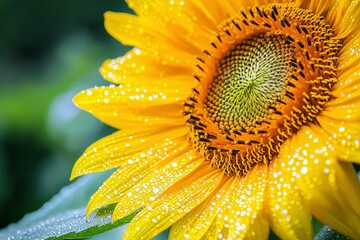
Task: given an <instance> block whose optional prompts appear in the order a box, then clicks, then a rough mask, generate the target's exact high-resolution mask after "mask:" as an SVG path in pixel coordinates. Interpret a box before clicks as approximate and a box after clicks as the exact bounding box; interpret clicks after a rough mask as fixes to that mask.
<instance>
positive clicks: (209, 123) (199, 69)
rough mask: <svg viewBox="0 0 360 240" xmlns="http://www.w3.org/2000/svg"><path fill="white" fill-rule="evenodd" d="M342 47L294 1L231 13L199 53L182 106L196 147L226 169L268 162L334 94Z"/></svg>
mask: <svg viewBox="0 0 360 240" xmlns="http://www.w3.org/2000/svg"><path fill="white" fill-rule="evenodd" d="M340 47H341V43H340V41H339V40H336V39H335V38H334V37H333V31H332V29H331V28H330V27H329V26H328V25H327V24H326V22H325V21H324V20H323V19H322V18H321V17H318V16H316V15H314V14H312V13H311V12H309V11H307V10H303V9H300V8H297V7H295V6H294V5H291V4H270V5H266V6H262V7H254V8H251V9H248V10H247V11H241V12H240V13H239V15H238V16H235V17H233V18H229V19H227V20H226V21H225V22H224V23H223V24H222V25H221V26H220V27H219V33H218V35H217V36H215V37H214V39H213V41H212V42H211V44H210V47H209V49H207V50H204V54H203V56H199V57H198V60H199V64H197V65H196V67H195V70H194V78H195V79H196V80H197V81H198V83H197V85H196V87H195V88H193V92H192V94H191V96H190V97H189V98H188V100H187V101H186V102H185V104H184V115H185V116H186V121H187V124H188V126H189V129H190V134H189V139H190V141H191V143H192V145H193V147H194V148H195V149H196V150H197V151H198V152H199V154H201V155H203V156H204V158H205V159H206V160H208V161H209V163H210V164H211V165H212V166H214V167H217V168H219V169H222V170H223V171H224V172H225V173H226V174H228V175H238V176H244V175H245V174H246V173H247V172H248V171H250V170H251V169H252V168H253V167H254V166H255V165H257V164H269V163H270V162H271V161H272V160H273V159H274V157H276V155H277V154H278V153H279V152H280V150H281V146H282V144H283V143H284V142H285V141H286V140H287V139H288V138H290V137H291V136H292V135H293V134H294V133H296V132H297V131H298V130H299V129H300V128H301V127H302V126H303V125H306V124H309V123H315V124H316V116H317V115H318V114H319V113H320V112H321V111H322V109H323V106H324V104H326V102H328V101H329V100H330V99H331V98H332V95H331V88H332V86H333V85H334V83H336V81H337V78H336V73H335V71H336V66H337V56H338V52H339V50H340Z"/></svg>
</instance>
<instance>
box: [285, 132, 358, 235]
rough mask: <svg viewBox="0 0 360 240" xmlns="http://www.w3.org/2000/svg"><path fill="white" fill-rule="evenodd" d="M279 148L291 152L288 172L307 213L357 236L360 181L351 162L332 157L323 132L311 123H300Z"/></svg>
mask: <svg viewBox="0 0 360 240" xmlns="http://www.w3.org/2000/svg"><path fill="white" fill-rule="evenodd" d="M283 151H284V152H288V153H290V152H293V155H288V156H287V157H286V158H287V160H288V162H293V164H292V165H291V167H292V168H291V171H292V174H293V175H294V177H295V178H296V182H297V186H298V188H299V189H300V191H301V193H302V196H304V198H305V200H306V202H307V203H308V205H309V207H310V210H311V213H312V214H313V215H315V217H316V218H318V219H319V220H320V221H322V222H323V223H325V224H327V225H329V226H331V227H334V228H335V229H337V230H338V231H340V232H342V233H344V234H346V235H348V236H351V237H355V238H358V237H359V236H360V235H359V229H360V227H359V223H360V215H359V208H358V206H360V192H359V189H360V184H359V181H358V180H357V177H356V173H355V171H354V169H351V168H352V167H351V165H350V164H348V163H341V162H339V161H338V160H337V159H336V153H335V149H334V147H333V145H332V143H331V142H330V141H328V135H327V133H325V132H324V131H323V130H322V129H321V128H320V127H318V126H315V125H311V126H310V127H307V126H304V127H303V128H302V129H300V131H299V132H298V133H297V134H296V135H295V136H294V137H293V138H292V139H291V140H290V143H289V144H285V145H284V146H283ZM284 162H285V163H286V161H284ZM339 213H342V214H339Z"/></svg>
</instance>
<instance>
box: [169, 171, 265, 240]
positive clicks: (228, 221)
mask: <svg viewBox="0 0 360 240" xmlns="http://www.w3.org/2000/svg"><path fill="white" fill-rule="evenodd" d="M232 178H233V179H232V180H230V181H227V182H226V184H224V188H223V189H221V190H219V192H218V193H217V194H215V195H214V196H212V197H211V199H208V201H209V202H208V206H201V207H203V208H204V209H203V210H202V209H201V210H202V211H201V210H200V209H199V210H197V209H195V210H193V213H194V214H195V216H190V219H191V217H193V218H194V217H195V219H192V220H190V225H189V226H187V227H186V228H185V229H183V231H182V234H179V236H182V235H184V234H188V235H190V236H192V235H191V234H190V233H192V232H196V231H197V230H198V228H199V226H200V223H201V224H203V229H201V230H202V232H201V235H203V234H204V232H205V230H206V229H207V230H206V232H205V235H203V236H202V239H216V238H218V237H220V236H221V238H223V239H244V238H245V236H259V237H260V239H263V238H264V237H265V236H264V235H266V234H267V233H268V231H269V228H268V226H267V225H263V224H261V226H267V229H266V228H264V229H263V230H262V232H258V233H256V232H255V228H256V227H257V226H258V225H257V224H258V223H257V220H258V218H259V219H260V218H262V216H261V215H262V211H263V202H264V193H265V189H266V179H267V168H266V166H256V167H255V168H254V169H253V170H252V171H251V172H249V174H248V175H246V176H245V177H244V178H237V177H232ZM196 210H197V211H196ZM190 214H191V213H189V215H190ZM196 214H197V215H196ZM185 218H186V216H185ZM181 221H182V223H181V224H182V225H184V224H183V223H186V220H185V219H184V220H181ZM187 223H189V222H187ZM178 224H180V223H178ZM185 225H186V224H185ZM188 228H190V229H191V230H190V229H188ZM176 229H177V231H178V232H181V226H179V225H177V227H176ZM189 230H190V231H192V232H186V231H189ZM172 232H173V237H174V239H176V237H175V236H176V232H175V230H174V231H173V230H172ZM201 235H199V236H201Z"/></svg>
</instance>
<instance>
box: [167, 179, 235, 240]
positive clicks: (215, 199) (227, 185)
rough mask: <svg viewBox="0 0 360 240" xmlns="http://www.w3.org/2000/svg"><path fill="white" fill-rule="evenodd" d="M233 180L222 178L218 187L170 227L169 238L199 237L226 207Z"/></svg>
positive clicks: (232, 187) (232, 188) (232, 189)
mask: <svg viewBox="0 0 360 240" xmlns="http://www.w3.org/2000/svg"><path fill="white" fill-rule="evenodd" d="M233 181H234V178H224V180H223V182H222V183H221V184H220V185H219V188H218V189H216V190H215V191H214V192H213V193H212V194H211V195H210V196H209V197H208V198H207V199H206V200H205V201H203V202H202V203H201V204H200V205H199V206H198V207H196V208H194V209H193V210H192V211H191V212H189V213H188V214H186V215H185V216H184V217H183V218H181V219H180V220H179V221H177V222H176V223H175V224H174V225H173V226H172V227H171V231H170V235H169V239H180V238H181V239H190V238H191V239H201V238H202V237H203V236H204V235H205V233H206V232H207V231H208V229H209V228H210V226H211V224H212V222H213V221H214V219H216V218H217V217H218V215H219V214H220V212H224V209H226V208H227V207H228V204H229V203H230V199H231V194H232V192H233V191H234V190H235V189H234V185H233V184H232V182H233ZM236 187H237V188H241V186H236ZM236 190H237V189H236Z"/></svg>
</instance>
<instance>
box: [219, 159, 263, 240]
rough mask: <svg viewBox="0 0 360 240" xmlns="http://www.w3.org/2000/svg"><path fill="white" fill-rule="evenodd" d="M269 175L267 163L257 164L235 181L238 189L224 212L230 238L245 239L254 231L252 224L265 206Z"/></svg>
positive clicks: (234, 183)
mask: <svg viewBox="0 0 360 240" xmlns="http://www.w3.org/2000/svg"><path fill="white" fill-rule="evenodd" d="M267 175H268V169H267V167H266V165H257V166H255V167H254V168H253V169H252V170H251V171H250V172H248V173H247V174H246V176H244V178H243V179H237V180H236V181H234V182H233V185H234V187H235V188H238V190H234V191H233V193H232V199H231V202H230V204H229V205H228V207H227V208H226V210H225V211H224V213H223V218H224V220H225V224H226V225H227V226H228V237H229V238H230V239H243V238H244V237H245V236H246V234H251V232H252V231H254V229H252V225H253V224H254V221H256V218H257V217H258V216H260V215H262V211H263V208H264V201H265V191H266V184H267ZM239 186H241V187H239ZM265 232H266V230H265Z"/></svg>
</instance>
